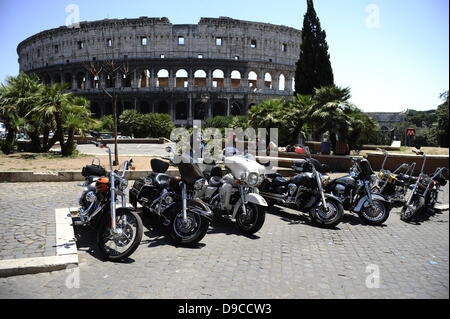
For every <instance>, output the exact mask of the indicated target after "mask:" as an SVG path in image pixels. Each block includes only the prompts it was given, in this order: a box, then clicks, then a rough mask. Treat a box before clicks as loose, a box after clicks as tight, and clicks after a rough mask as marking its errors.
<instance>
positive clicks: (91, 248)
mask: <svg viewBox="0 0 450 319" xmlns="http://www.w3.org/2000/svg"><path fill="white" fill-rule="evenodd" d="M74 231H75V237H76V241H77V248H78V250H81V251H85V252H87V253H88V254H90V255H91V256H92V257H94V258H96V259H98V260H99V261H102V262H109V261H108V260H107V259H106V258H104V257H103V255H102V254H101V253H100V250H99V249H98V246H97V232H96V230H95V229H93V228H89V227H82V226H74ZM115 263H119V264H131V263H134V259H133V258H130V257H128V258H126V259H124V260H122V261H117V262H115Z"/></svg>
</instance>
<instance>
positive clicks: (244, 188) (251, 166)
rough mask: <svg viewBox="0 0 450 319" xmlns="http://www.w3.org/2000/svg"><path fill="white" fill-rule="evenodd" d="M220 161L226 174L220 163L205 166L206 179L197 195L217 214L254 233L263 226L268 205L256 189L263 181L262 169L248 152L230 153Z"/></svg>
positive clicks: (242, 229)
mask: <svg viewBox="0 0 450 319" xmlns="http://www.w3.org/2000/svg"><path fill="white" fill-rule="evenodd" d="M223 162H224V165H225V170H226V172H225V175H224V174H223V171H222V168H221V167H220V166H217V165H216V166H214V167H213V168H212V169H210V170H209V169H208V168H207V167H205V168H204V172H207V174H208V175H209V178H208V180H207V184H206V185H205V187H204V188H203V189H201V190H200V191H198V192H197V196H198V197H200V198H202V199H203V201H205V202H206V203H207V205H208V206H209V207H210V208H211V210H212V211H213V212H214V213H215V214H216V215H217V216H220V217H223V218H227V219H230V220H234V221H235V222H236V225H237V227H238V228H239V229H240V230H241V231H242V232H243V233H245V234H249V235H252V234H255V233H256V232H258V231H259V230H260V229H261V228H262V226H263V225H264V221H265V218H266V208H267V207H268V205H267V202H266V200H265V199H264V198H263V197H262V196H261V195H259V191H258V188H257V187H258V186H259V185H260V184H261V182H262V181H263V180H264V172H265V168H264V166H262V165H260V164H259V163H258V162H256V160H255V159H254V158H253V157H252V156H251V155H249V154H245V155H238V154H233V155H232V156H227V157H224V161H223ZM216 164H217V163H216Z"/></svg>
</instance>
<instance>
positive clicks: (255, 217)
mask: <svg viewBox="0 0 450 319" xmlns="http://www.w3.org/2000/svg"><path fill="white" fill-rule="evenodd" d="M245 210H246V213H245V214H244V210H243V209H242V205H241V206H240V207H239V210H238V212H237V214H236V225H237V227H238V228H239V229H240V230H241V231H242V232H243V233H245V234H248V235H253V234H254V233H256V232H258V231H259V230H260V229H261V228H262V226H263V225H264V221H265V220H266V212H265V210H264V207H261V206H259V205H256V204H253V203H248V204H246V205H245Z"/></svg>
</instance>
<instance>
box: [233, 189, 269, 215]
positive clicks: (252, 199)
mask: <svg viewBox="0 0 450 319" xmlns="http://www.w3.org/2000/svg"><path fill="white" fill-rule="evenodd" d="M245 203H253V204H256V205H259V206H263V207H268V206H269V205H268V204H267V201H266V200H265V199H264V197H262V196H261V195H259V194H254V193H250V194H246V195H245ZM241 206H242V201H241V200H240V199H239V200H238V202H237V203H236V204H235V205H234V211H233V218H236V215H237V212H238V210H239V207H241Z"/></svg>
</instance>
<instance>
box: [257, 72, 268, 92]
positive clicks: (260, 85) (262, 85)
mask: <svg viewBox="0 0 450 319" xmlns="http://www.w3.org/2000/svg"><path fill="white" fill-rule="evenodd" d="M265 75H266V73H265V72H264V71H260V72H259V73H258V81H257V86H258V89H260V90H266V89H268V88H266V83H265V81H264V80H265V79H264V76H265Z"/></svg>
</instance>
